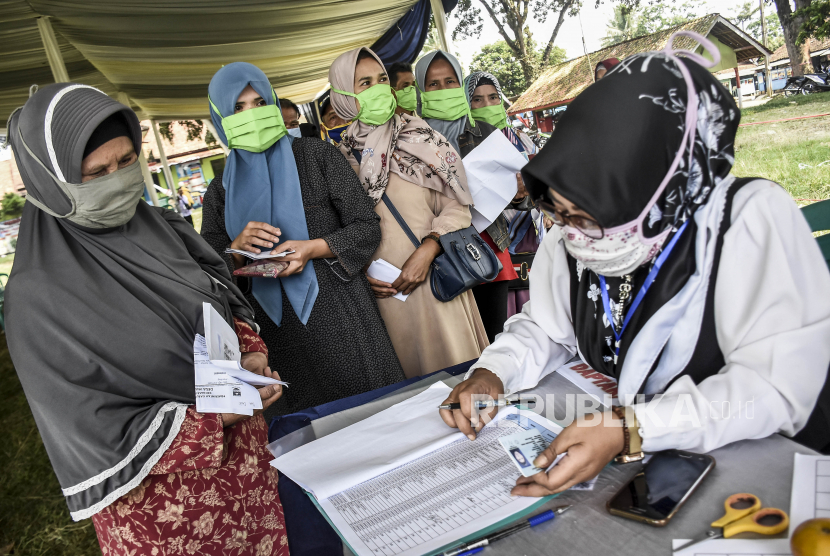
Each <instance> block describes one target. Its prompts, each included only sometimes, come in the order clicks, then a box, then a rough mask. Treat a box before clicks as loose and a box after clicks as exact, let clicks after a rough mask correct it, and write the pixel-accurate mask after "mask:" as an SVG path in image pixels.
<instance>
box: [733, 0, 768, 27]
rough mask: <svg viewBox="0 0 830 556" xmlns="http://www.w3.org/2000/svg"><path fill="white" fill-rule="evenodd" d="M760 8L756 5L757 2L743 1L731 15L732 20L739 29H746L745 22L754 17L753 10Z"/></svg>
mask: <svg viewBox="0 0 830 556" xmlns="http://www.w3.org/2000/svg"><path fill="white" fill-rule="evenodd" d="M760 9H761V8H760V6H759V5H758V2H744V3H743V4H741V6H740V7H739V8H738V13H736V14H735V15H733V16H732V20H734V21H735V23H737V24H738V26H739V27H740V28H741V29H743V30H744V31H746V24H747V23H749V22H750V21H752V19H753V18H754V17H755V12H757V11H759V10H760Z"/></svg>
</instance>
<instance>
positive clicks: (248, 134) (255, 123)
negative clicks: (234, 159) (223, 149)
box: [208, 89, 287, 153]
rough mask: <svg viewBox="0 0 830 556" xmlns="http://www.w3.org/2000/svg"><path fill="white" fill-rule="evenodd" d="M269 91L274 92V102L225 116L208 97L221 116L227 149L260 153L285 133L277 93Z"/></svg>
mask: <svg viewBox="0 0 830 556" xmlns="http://www.w3.org/2000/svg"><path fill="white" fill-rule="evenodd" d="M271 92H272V93H273V94H274V104H269V105H267V106H257V107H256V108H250V109H248V110H245V111H243V112H239V113H238V114H231V115H230V116H227V117H222V113H221V112H220V111H219V109H217V108H216V106H215V105H214V104H213V101H212V100H210V97H208V102H210V105H211V106H212V107H213V110H214V111H215V112H216V113H217V114H219V116H220V117H222V129H223V130H224V131H225V137H226V138H227V139H228V148H229V149H242V150H245V151H250V152H252V153H261V152H262V151H264V150H266V149H267V148H269V147H270V146H271V145H273V144H274V143H276V142H277V141H279V140H280V139H282V137H283V136H284V135H285V134H286V133H287V130H286V129H285V122H284V121H283V120H282V112H280V107H279V104H278V103H277V94H276V93H274V91H273V89H272V90H271Z"/></svg>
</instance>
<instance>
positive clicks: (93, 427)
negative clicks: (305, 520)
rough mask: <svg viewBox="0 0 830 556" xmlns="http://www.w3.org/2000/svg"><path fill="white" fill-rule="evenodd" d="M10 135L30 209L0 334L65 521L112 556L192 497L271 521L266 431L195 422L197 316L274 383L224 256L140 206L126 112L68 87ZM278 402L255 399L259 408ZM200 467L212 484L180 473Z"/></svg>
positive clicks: (46, 93) (265, 395)
mask: <svg viewBox="0 0 830 556" xmlns="http://www.w3.org/2000/svg"><path fill="white" fill-rule="evenodd" d="M8 131H9V135H10V139H11V144H12V148H13V149H14V154H15V159H16V160H17V164H18V168H19V170H20V175H21V177H22V179H23V182H24V184H25V185H26V189H27V193H28V197H27V203H26V206H25V207H24V210H23V217H22V221H21V226H20V236H19V239H18V247H17V256H16V260H15V264H14V268H13V270H12V274H11V277H10V279H9V283H8V287H7V289H6V315H5V316H6V333H7V336H8V344H9V351H10V353H11V356H12V360H13V362H14V365H15V368H16V370H17V373H18V375H19V377H20V382H21V384H22V385H23V389H24V392H25V393H26V397H27V399H28V401H29V405H30V407H31V409H32V413H33V414H34V417H35V421H36V423H37V425H38V430H39V431H40V434H41V437H42V438H43V443H44V445H45V447H46V451H47V453H48V455H49V458H50V460H51V461H52V464H53V468H54V470H55V474H56V475H57V477H58V481H59V482H60V484H61V487H62V489H63V494H64V496H65V497H66V501H67V505H68V506H69V510H70V513H71V516H72V518H73V519H74V520H76V521H77V520H81V519H86V518H88V517H93V520H94V521H95V525H96V530H97V532H98V534H99V540H100V541H101V545H102V547H107V548H108V550H111V552H109V553H113V554H114V553H121V551H122V550H123V551H124V553H127V552H129V551H130V550H134V549H133V548H131V547H135V548H136V549H137V547H140V546H144V547H145V548H144V549H141V550H140V551H144V550H146V546H147V544H146V542H145V543H144V544H143V545H142V544H141V543H140V540H142V539H143V540H144V541H147V542H149V541H150V540H155V541H158V540H159V539H161V540H164V539H163V537H162V536H163V535H166V534H167V532H168V530H171V531H172V529H175V528H177V527H178V525H180V524H181V523H182V522H183V521H188V520H190V521H193V520H197V519H199V517H200V515H201V513H204V510H205V509H204V507H203V506H204V504H199V503H196V502H194V501H191V502H188V503H187V505H188V508H187V509H184V506H183V504H184V501H182V502H181V504H178V503H177V501H178V500H177V497H178V498H181V497H182V496H184V493H186V492H190V493H191V494H194V495H195V494H199V493H200V491H202V490H203V489H205V490H208V489H209V490H212V491H213V498H214V503H213V505H216V501H217V500H218V502H221V503H222V504H221V505H225V508H224V512H226V513H227V512H231V513H233V514H238V515H235V516H231V517H232V518H233V519H234V521H236V522H237V523H239V522H240V520H241V519H242V518H243V517H245V515H246V514H251V512H252V511H253V512H254V515H252V516H249V517H248V521H249V522H250V521H251V520H253V521H257V520H259V521H262V520H263V519H265V515H264V514H263V515H259V514H261V513H262V512H266V513H267V511H268V510H270V511H271V514H273V516H272V521H273V520H281V516H282V509H281V506H280V504H279V498H278V496H277V492H276V476H275V475H274V473H273V470H271V469H269V466H268V464H267V460H268V459H269V458H267V450H265V444H266V443H267V431H266V427H265V422H264V420H263V418H262V417H261V416H260V415H257V416H256V417H254V418H253V419H250V420H246V421H244V422H242V423H240V424H239V425H236V426H232V425H233V424H234V423H236V422H238V421H239V420H240V418H241V417H242V416H239V415H234V414H205V415H201V414H198V413H196V412H195V410H194V404H195V386H194V339H195V337H196V334H204V326H203V324H202V322H203V319H202V312H203V311H202V306H203V305H202V304H203V303H210V304H211V305H212V306H213V308H214V309H216V311H218V312H219V314H220V315H222V317H223V318H224V319H225V320H226V321H227V322H228V323H229V324H231V323H232V324H234V325H235V327H236V330H237V334H238V335H239V336H240V344H241V345H242V346H243V351H252V350H256V351H259V352H260V353H246V354H245V356H244V358H243V365H244V366H245V367H246V368H248V369H249V370H252V371H254V372H259V373H260V374H265V375H266V376H273V375H272V373H271V372H270V370H269V369H267V356H265V357H263V355H264V353H262V352H263V351H264V350H263V349H262V346H261V340H259V339H258V337H257V336H256V334H255V333H254V331H253V329H252V328H251V326H254V327H255V326H256V325H255V324H254V323H253V320H252V319H253V310H252V309H251V306H250V305H249V304H248V302H247V301H246V300H245V297H244V296H243V295H242V293H241V292H240V291H239V290H238V289H237V288H236V286H234V284H233V282H232V281H231V279H230V276H229V275H228V271H227V267H226V266H225V264H224V262H223V261H222V259H221V258H220V257H219V256H218V255H217V254H216V253H215V252H214V251H213V250H212V249H211V248H210V247H209V246H208V244H207V243H205V241H204V240H203V239H202V238H201V237H200V236H199V235H198V234H197V233H196V232H195V231H194V230H193V228H191V227H190V226H189V225H188V224H187V223H186V222H185V221H184V220H182V219H181V218H180V217H179V216H178V215H176V214H175V213H174V212H172V211H170V210H167V209H162V208H155V207H150V206H149V205H147V204H146V203H144V202H142V201H141V200H140V197H141V194H142V193H143V191H144V180H143V177H142V173H141V168H140V166H139V163H138V162H137V156H136V155H137V153H138V152H140V151H139V149H140V148H141V130H140V127H139V123H138V119H137V118H136V115H135V114H134V113H133V112H132V111H131V110H130V109H129V108H127V107H126V106H123V105H121V104H119V103H117V102H115V101H113V100H112V99H110V98H109V97H107V95H105V94H104V93H102V92H100V91H98V90H97V89H94V88H92V87H88V86H86V85H77V84H71V83H62V84H55V85H49V86H48V87H44V88H43V89H41V90H40V91H39V92H37V93H36V94H35V95H34V96H32V97H31V98H30V99H29V101H28V102H27V103H26V105H25V106H24V107H23V108H22V109H19V110H18V111H16V112H15V113H14V114H13V115H12V117H11V119H10V123H9V130H8ZM245 346H247V347H248V349H246V347H245ZM280 393H281V391H280V390H279V387H274V386H271V387H266V388H263V389H262V390H260V396H261V397H262V399H263V406H266V405H268V404H270V403H273V402H274V401H275V400H276V399H277V398H278V397H279V395H280ZM234 439H236V442H231V441H232V440H234ZM223 440H224V441H225V442H226V443H227V444H228V446H229V448H228V453H227V454H225V457H224V459H223V457H222V455H223ZM185 454H186V455H185ZM249 458H250V459H249ZM257 458H258V460H257ZM240 462H241V463H247V464H248V467H249V469H248V472H247V473H244V474H241V473H240V471H239V465H240ZM198 469H205V470H207V471H209V472H210V473H205V474H200V473H198V472H197V473H196V474H195V477H194V476H193V475H192V474H191V475H187V474H181V473H177V472H178V471H184V470H190V471H192V470H198ZM169 474H172V475H169ZM240 475H247V476H246V477H245V478H244V479H239V478H238V476H240ZM188 481H190V483H192V484H190V483H188ZM243 482H245V484H242V483H243ZM154 485H155V486H154ZM254 487H257V488H262V489H264V490H263V492H268V493H270V497H269V503H268V504H266V505H265V506H263V507H262V508H263V509H262V511H260V509H259V506H257V508H249V507H247V504H245V503H242V504H236V505H235V502H236V500H235V499H234V498H235V496H236V493H235V492H234V491H239V492H242V491H247V490H249V488H251V489H252V488H254ZM167 488H171V489H174V490H172V491H170V492H168V491H167V490H166V489H167ZM176 489H177V490H176ZM145 491H147V494H146V496H145ZM173 493H176V494H173ZM240 496H241V497H243V498H244V497H245V494H240ZM116 506H117V509H116ZM156 506H158V508H157V510H158V511H156ZM233 507H236V511H234V510H232V508H233ZM171 508H172V509H171ZM134 510H140V511H134ZM199 510H202V511H201V513H200V514H199V515H196V514H197V513H199ZM148 516H149V517H148ZM274 516H276V517H274ZM148 520H149V521H150V522H154V523H152V525H151V526H149V525H148V524H147V523H146V521H148ZM142 521H144V522H145V523H143V524H141V525H139V524H140V523H141V522H142ZM123 527H127V528H128V529H129V528H130V527H132V529H130V530H131V531H132V533H131V535H132V537H131V539H127V538H126V537H123V538H122V537H120V536H118V535H115V533H113V531H117V530H121V528H123ZM171 528H172V529H171ZM189 531H190V532H189V533H188V534H186V535H185V536H186V537H188V536H190V535H192V536H193V537H194V539H195V538H196V533H197V532H198V531H197V530H195V529H191V530H189ZM211 531H212V532H211V534H210V535H207V534H206V533H205V529H204V528H203V529H202V531H201V534H200V535H199V539H200V540H199V541H198V542H199V543H201V544H202V545H204V547H205V549H207V548H209V545H210V543H211V542H216V543H217V545H218V543H220V542H221V541H222V540H224V539H222V538H219V537H221V536H222V535H225V536H227V537H228V538H230V537H231V536H232V532H231V531H230V530H224V529H222V528H220V527H219V526H218V525H217V527H216V528H215V530H214V528H213V527H211ZM175 533H176V536H178V535H181V534H182V533H183V531H181V530H179V531H176V532H175ZM113 535H115V537H117V538H116V539H115V540H113ZM147 535H149V536H152V537H154V539H149V538H148V536H147ZM170 536H171V537H172V536H173V534H172V533H171V535H170ZM202 537H205V538H202ZM269 539H270V536H269ZM184 541H185V542H186V541H187V538H184ZM251 541H252V537H251V536H250V534H249V535H248V536H247V542H249V543H250V542H251ZM178 542H181V541H178ZM194 542H195V541H194ZM268 542H271V540H269V541H268ZM131 543H132V544H131ZM115 545H118V546H119V547H120V548H118V550H116V549H115ZM275 546H281V545H279V543H277V544H276V545H275ZM125 547H126V548H125ZM105 551H106V550H105ZM286 552H287V551H286ZM268 553H269V554H270V552H268Z"/></svg>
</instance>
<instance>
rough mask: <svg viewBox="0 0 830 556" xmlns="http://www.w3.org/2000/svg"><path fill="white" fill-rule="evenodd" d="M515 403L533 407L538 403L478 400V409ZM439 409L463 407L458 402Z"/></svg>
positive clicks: (446, 404) (507, 405)
mask: <svg viewBox="0 0 830 556" xmlns="http://www.w3.org/2000/svg"><path fill="white" fill-rule="evenodd" d="M513 405H528V406H529V407H533V406H535V405H536V400H493V401H489V402H483V401H478V402H476V409H484V408H485V407H509V406H513ZM438 409H461V404H460V403H458V402H453V403H445V404H442V405H439V406H438Z"/></svg>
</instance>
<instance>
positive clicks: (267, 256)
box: [225, 248, 294, 261]
mask: <svg viewBox="0 0 830 556" xmlns="http://www.w3.org/2000/svg"><path fill="white" fill-rule="evenodd" d="M271 251H272V250H270V249H266V250H265V251H263V252H262V253H254V252H253V251H243V250H241V249H230V248H228V249H225V253H231V254H236V255H242V256H243V257H248V258H249V259H252V260H255V261H259V260H262V259H277V258H279V257H284V256H286V255H290V254H291V253H293V252H294V251H292V250H290V249H289V250H287V251H282V252H280V253H274V254H273V255H272V254H271Z"/></svg>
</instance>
